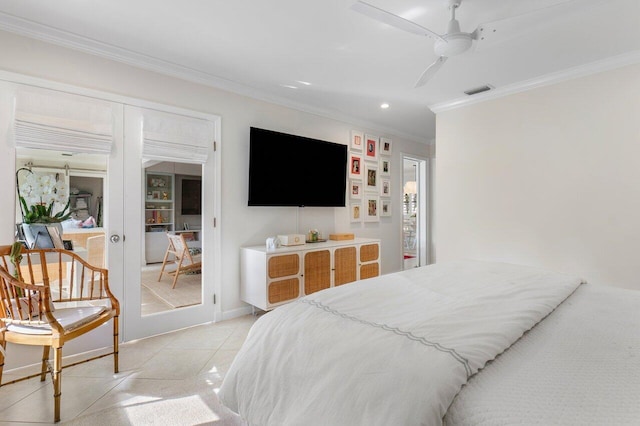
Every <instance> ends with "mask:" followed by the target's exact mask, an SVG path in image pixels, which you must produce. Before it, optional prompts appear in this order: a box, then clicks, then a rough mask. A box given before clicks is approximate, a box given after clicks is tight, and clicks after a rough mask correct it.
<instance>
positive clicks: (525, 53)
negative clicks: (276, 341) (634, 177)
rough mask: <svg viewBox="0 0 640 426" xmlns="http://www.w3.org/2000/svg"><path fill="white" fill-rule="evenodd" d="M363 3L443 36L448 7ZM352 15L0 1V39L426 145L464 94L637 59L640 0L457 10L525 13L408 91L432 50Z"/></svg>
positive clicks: (155, 3)
mask: <svg viewBox="0 0 640 426" xmlns="http://www.w3.org/2000/svg"><path fill="white" fill-rule="evenodd" d="M368 1H369V2H370V3H371V4H374V5H376V6H378V7H380V8H383V9H385V10H388V11H390V12H392V13H395V14H398V15H401V16H403V17H405V18H407V19H410V20H412V21H414V22H416V23H418V24H420V25H422V26H424V27H427V28H429V29H431V30H433V31H435V32H437V33H440V34H442V33H445V32H446V24H447V21H448V15H449V12H448V10H447V2H446V0H368ZM352 3H353V2H352V0H268V1H267V0H189V1H184V0H182V1H178V0H134V1H132V0H109V1H104V0H103V1H96V0H56V1H42V0H0V28H1V29H4V30H7V31H12V32H16V33H20V34H23V35H28V36H31V37H36V38H40V39H44V40H48V41H51V42H54V43H58V44H62V45H65V46H69V47H73V48H77V49H80V50H85V51H90V52H92V53H96V54H99V55H104V56H108V57H111V58H113V59H116V60H120V61H123V62H127V63H132V64H135V65H138V66H141V67H144V68H147V69H152V70H155V71H159V72H163V73H168V74H171V75H177V76H180V77H183V78H187V79H190V80H194V81H199V82H203V83H206V84H211V85H213V86H217V87H221V88H224V89H228V90H233V91H236V92H239V93H243V94H248V95H250V96H254V97H256V98H260V99H267V100H271V101H274V102H278V103H281V104H285V105H290V106H294V107H297V108H300V109H304V110H307V111H313V112H318V113H320V114H323V115H327V116H330V117H336V118H342V119H345V120H348V121H350V122H352V123H354V124H361V125H367V126H369V127H373V128H375V129H379V130H380V131H386V132H389V133H395V134H397V135H399V136H404V137H407V138H410V139H413V140H420V141H424V142H428V141H430V140H432V139H433V138H434V137H435V119H434V114H433V113H432V112H431V110H430V107H433V106H434V105H443V104H445V103H447V102H451V101H455V100H458V99H460V98H462V97H466V95H464V94H463V91H464V90H468V89H471V88H475V87H478V86H482V85H485V84H490V85H491V86H493V87H495V88H496V89H497V90H498V91H499V90H500V89H501V88H504V87H513V86H514V85H518V84H520V83H522V82H528V81H532V80H535V79H537V78H541V77H544V76H548V75H550V74H554V73H559V72H566V71H567V70H571V69H574V68H576V67H582V66H585V65H588V64H593V63H597V62H602V61H605V62H606V61H607V60H611V59H612V58H619V57H621V55H622V56H625V55H626V57H629V56H631V57H633V58H634V60H635V58H637V57H638V52H640V1H639V0H572V1H567V0H464V1H463V3H462V6H461V7H460V9H458V13H457V18H458V19H459V21H460V24H461V27H462V31H466V32H471V31H473V30H474V29H475V28H476V27H477V26H478V25H479V24H481V23H486V22H493V21H497V20H501V19H504V18H509V17H514V16H518V15H522V14H525V15H524V16H523V17H521V18H514V19H508V20H506V21H502V22H498V23H496V25H495V27H496V28H497V29H498V31H497V33H496V34H495V37H494V39H493V40H489V39H488V40H486V41H485V42H483V43H482V44H481V45H479V46H477V45H476V46H474V47H473V48H472V49H471V50H470V51H468V52H465V53H464V54H462V55H460V56H457V57H453V58H451V59H449V61H448V62H447V63H446V64H445V65H444V66H443V68H442V69H441V70H440V71H439V72H438V73H437V74H436V76H435V77H434V78H433V79H432V80H431V81H430V82H429V83H428V84H427V85H426V86H424V87H421V88H419V89H414V84H415V82H416V80H417V79H418V77H419V76H420V74H421V73H422V71H423V70H424V69H425V68H426V67H427V66H428V65H429V64H431V63H432V62H433V61H434V60H435V59H436V56H435V54H434V53H433V41H432V40H430V39H428V38H426V37H422V36H418V35H414V34H410V33H407V32H404V31H401V30H398V29H396V28H394V27H390V26H387V25H384V24H381V23H378V22H376V21H374V20H372V19H370V18H368V17H366V16H363V15H361V14H359V13H356V12H354V11H352V10H351V9H350V8H349V6H350V5H351V4H352ZM558 4H559V6H558ZM533 10H543V12H539V13H532V14H531V13H529V14H527V13H528V12H531V11H533ZM301 81H304V82H308V83H310V85H304V84H303V83H300V82H301ZM285 86H295V87H297V89H293V88H288V87H285ZM382 102H388V103H389V104H390V108H388V109H386V110H382V109H381V108H380V104H381V103H382Z"/></svg>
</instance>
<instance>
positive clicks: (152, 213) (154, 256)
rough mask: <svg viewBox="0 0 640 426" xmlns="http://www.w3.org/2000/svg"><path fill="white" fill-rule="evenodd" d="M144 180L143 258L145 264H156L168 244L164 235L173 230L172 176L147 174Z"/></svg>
mask: <svg viewBox="0 0 640 426" xmlns="http://www.w3.org/2000/svg"><path fill="white" fill-rule="evenodd" d="M145 179H146V184H145V194H146V198H145V206H144V221H145V223H144V228H145V254H146V256H145V257H146V263H157V262H162V259H163V257H164V254H165V252H166V250H167V246H168V244H169V242H168V240H167V236H166V235H165V234H166V233H167V232H172V231H174V230H175V224H174V221H175V212H174V210H175V200H174V196H175V184H174V175H173V174H172V173H160V172H147V173H146V176H145Z"/></svg>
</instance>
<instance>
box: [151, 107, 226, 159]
mask: <svg viewBox="0 0 640 426" xmlns="http://www.w3.org/2000/svg"><path fill="white" fill-rule="evenodd" d="M213 137H214V124H213V122H211V121H207V120H204V119H199V118H194V117H187V116H183V115H178V114H171V113H167V112H161V111H155V110H150V109H143V110H142V158H144V159H145V160H157V161H174V162H182V163H195V164H204V163H206V162H207V159H208V157H209V151H210V150H211V148H212V147H213Z"/></svg>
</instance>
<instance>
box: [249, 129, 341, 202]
mask: <svg viewBox="0 0 640 426" xmlns="http://www.w3.org/2000/svg"><path fill="white" fill-rule="evenodd" d="M346 185H347V146H346V145H341V144H337V143H332V142H326V141H321V140H317V139H310V138H305V137H302V136H294V135H289V134H286V133H279V132H274V131H271V130H264V129H258V128H255V127H252V128H251V133H250V142H249V206H297V207H305V206H306V207H344V206H345V197H346Z"/></svg>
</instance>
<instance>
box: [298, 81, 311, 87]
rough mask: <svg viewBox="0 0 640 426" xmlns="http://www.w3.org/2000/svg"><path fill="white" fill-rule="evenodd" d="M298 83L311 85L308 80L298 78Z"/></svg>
mask: <svg viewBox="0 0 640 426" xmlns="http://www.w3.org/2000/svg"><path fill="white" fill-rule="evenodd" d="M296 82H297V83H300V84H304V85H305V86H311V83H309V82H308V81H302V80H296Z"/></svg>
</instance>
